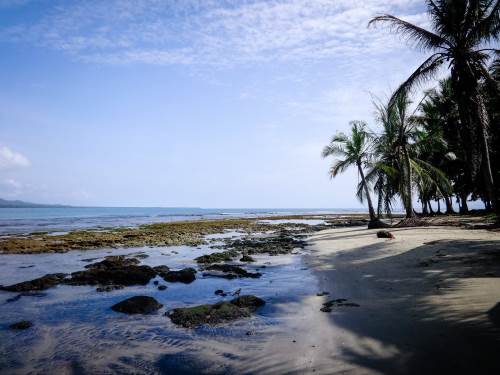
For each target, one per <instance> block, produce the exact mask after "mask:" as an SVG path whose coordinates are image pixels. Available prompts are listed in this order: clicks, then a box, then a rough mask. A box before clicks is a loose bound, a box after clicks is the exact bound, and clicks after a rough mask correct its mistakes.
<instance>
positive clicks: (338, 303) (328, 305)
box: [320, 298, 359, 312]
mask: <svg viewBox="0 0 500 375" xmlns="http://www.w3.org/2000/svg"><path fill="white" fill-rule="evenodd" d="M333 307H359V305H358V304H357V303H354V302H347V299H346V298H337V299H332V300H330V301H328V302H325V303H323V307H322V308H321V309H320V311H322V312H331V311H332V308H333Z"/></svg>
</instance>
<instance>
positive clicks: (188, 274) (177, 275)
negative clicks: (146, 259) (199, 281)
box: [160, 268, 196, 284]
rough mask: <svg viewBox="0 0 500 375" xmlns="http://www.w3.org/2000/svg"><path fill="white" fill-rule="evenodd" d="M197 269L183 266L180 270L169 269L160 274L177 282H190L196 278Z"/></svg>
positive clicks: (165, 278) (166, 279) (167, 279)
mask: <svg viewBox="0 0 500 375" xmlns="http://www.w3.org/2000/svg"><path fill="white" fill-rule="evenodd" d="M195 275H196V270H195V269H194V268H183V269H181V270H179V271H168V272H166V273H164V274H162V275H160V276H161V277H162V278H163V279H164V280H165V281H168V282H171V283H175V282H179V283H184V284H190V283H192V282H193V281H194V280H196V276H195Z"/></svg>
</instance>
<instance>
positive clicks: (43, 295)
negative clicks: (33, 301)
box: [6, 292, 47, 302]
mask: <svg viewBox="0 0 500 375" xmlns="http://www.w3.org/2000/svg"><path fill="white" fill-rule="evenodd" d="M46 295H47V294H46V293H36V292H35V293H33V292H22V293H19V294H18V295H15V296H14V297H11V298H8V299H7V300H6V302H16V301H18V300H20V299H21V297H45V296H46Z"/></svg>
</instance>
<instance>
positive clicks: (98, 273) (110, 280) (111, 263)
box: [65, 256, 156, 286]
mask: <svg viewBox="0 0 500 375" xmlns="http://www.w3.org/2000/svg"><path fill="white" fill-rule="evenodd" d="M138 263H139V260H138V259H135V258H126V257H124V256H110V257H107V258H106V259H105V260H103V261H101V262H98V263H93V264H89V265H87V266H85V268H86V270H84V271H77V272H73V273H72V274H71V278H69V279H67V280H65V283H66V284H70V285H96V284H101V285H111V284H114V285H125V286H129V285H146V284H147V283H148V282H149V281H150V280H151V279H152V278H153V277H155V276H156V271H155V270H154V269H153V268H151V267H150V266H139V265H138Z"/></svg>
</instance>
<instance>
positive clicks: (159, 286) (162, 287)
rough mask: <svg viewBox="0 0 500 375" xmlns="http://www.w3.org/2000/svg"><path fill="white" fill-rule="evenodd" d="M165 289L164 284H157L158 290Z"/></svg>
mask: <svg viewBox="0 0 500 375" xmlns="http://www.w3.org/2000/svg"><path fill="white" fill-rule="evenodd" d="M165 289H167V286H166V285H158V290H165Z"/></svg>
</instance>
